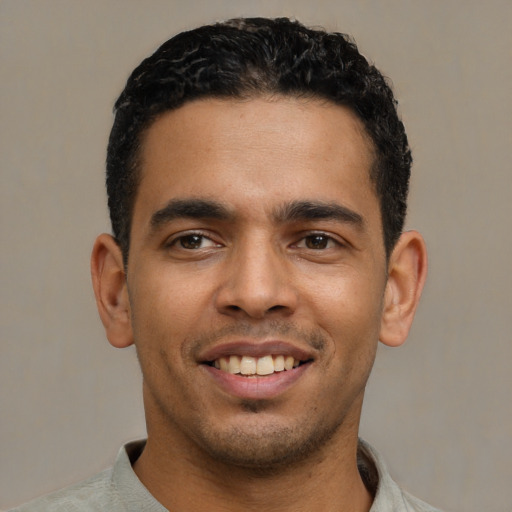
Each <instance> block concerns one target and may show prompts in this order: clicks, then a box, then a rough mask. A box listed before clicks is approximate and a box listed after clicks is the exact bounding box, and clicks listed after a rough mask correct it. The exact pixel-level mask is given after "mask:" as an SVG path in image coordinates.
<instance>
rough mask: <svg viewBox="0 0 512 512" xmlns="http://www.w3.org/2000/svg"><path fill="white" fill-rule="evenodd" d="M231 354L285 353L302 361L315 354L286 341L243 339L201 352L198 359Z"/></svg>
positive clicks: (261, 355)
mask: <svg viewBox="0 0 512 512" xmlns="http://www.w3.org/2000/svg"><path fill="white" fill-rule="evenodd" d="M231 355H235V356H251V357H263V356H268V355H272V356H276V355H283V356H292V357H293V358H294V359H298V360H300V361H308V360H310V359H313V354H312V353H311V352H310V351H308V350H305V349H302V348H300V347H297V346H295V345H292V344H291V343H288V342H286V341H280V340H269V341H258V342H251V341H246V340H243V341H235V342H231V343H224V344H222V345H217V346H215V347H212V348H210V349H208V350H206V351H204V352H203V353H201V354H199V357H198V358H197V360H198V362H199V363H210V362H212V361H215V360H216V359H219V358H220V357H228V356H231Z"/></svg>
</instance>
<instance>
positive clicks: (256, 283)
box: [127, 98, 386, 466]
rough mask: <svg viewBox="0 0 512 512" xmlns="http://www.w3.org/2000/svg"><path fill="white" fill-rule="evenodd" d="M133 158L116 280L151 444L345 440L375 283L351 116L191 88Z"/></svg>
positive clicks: (284, 451) (241, 449)
mask: <svg viewBox="0 0 512 512" xmlns="http://www.w3.org/2000/svg"><path fill="white" fill-rule="evenodd" d="M141 156H142V161H141V183H140V187H139V190H138V194H137V198H136V202H135V208H134V215H133V224H132V231H131V245H130V256H129V264H128V272H127V282H128V293H129V298H130V308H131V325H132V330H133V336H134V339H135V344H136V347H137V352H138V355H139V359H140V363H141V366H142V372H143V376H144V397H145V407H146V415H147V420H148V432H149V435H150V438H151V435H154V436H156V435H158V436H159V437H160V439H173V440H175V442H176V440H178V441H177V442H180V443H182V445H184V446H186V447H188V449H190V450H199V451H201V452H203V453H207V454H210V455H212V456H214V457H215V458H217V459H220V460H224V461H226V462H229V463H235V464H239V465H242V466H268V465H275V464H278V463H282V462H287V461H291V460H297V459H300V458H303V457H305V456H306V455H308V454H309V453H311V452H312V451H314V450H316V449H319V448H321V447H328V446H333V444H332V443H335V442H336V440H340V439H342V438H344V437H345V436H346V435H347V434H349V433H350V434H351V435H354V433H355V432H357V427H358V421H359V415H360V409H361V404H362V398H363V392H364V387H365V384H366V381H367V378H368V375H369V372H370V369H371V366H372V363H373V360H374V355H375V350H376V344H377V340H378V337H379V329H380V323H381V314H382V301H383V294H384V289H385V286H386V258H385V251H384V243H383V237H382V226H381V219H380V213H379V202H378V199H377V197H376V195H375V193H374V189H373V186H372V184H371V182H370V179H369V170H370V166H371V165H372V152H371V145H370V144H369V142H368V141H367V139H366V138H365V136H364V134H363V128H362V124H361V123H360V121H359V120H358V119H357V118H356V116H355V115H354V114H352V113H351V112H350V111H349V110H348V109H346V108H343V107H340V106H335V105H333V104H331V103H328V102H320V101H317V100H297V99H293V98H277V99H275V98H274V99H264V98H261V99H252V100H247V101H235V100H214V99H208V100H201V101H196V102H192V103H189V104H186V105H185V106H183V107H181V108H179V109H177V110H175V111H172V112H168V113H166V114H164V115H163V116H162V117H161V118H159V119H158V120H157V121H156V122H155V123H154V124H153V125H152V126H151V127H150V128H149V130H148V132H147V134H146V137H145V139H144V143H143V148H142V155H141ZM283 364H285V365H286V367H287V368H289V366H295V368H291V369H284V370H283V369H282V368H283ZM297 365H298V366H297ZM237 372H241V373H237ZM254 372H257V373H256V374H254ZM244 374H245V375H244ZM322 449H323V448H322Z"/></svg>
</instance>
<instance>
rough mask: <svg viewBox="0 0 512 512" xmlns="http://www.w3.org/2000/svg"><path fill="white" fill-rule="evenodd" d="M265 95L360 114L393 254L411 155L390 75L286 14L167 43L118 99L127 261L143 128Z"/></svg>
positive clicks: (115, 218) (346, 44)
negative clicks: (204, 107)
mask: <svg viewBox="0 0 512 512" xmlns="http://www.w3.org/2000/svg"><path fill="white" fill-rule="evenodd" d="M262 94H281V95H288V96H299V97H303V96H306V97H317V98H321V99H326V100H328V101H331V102H333V103H335V104H338V105H344V106H346V107H348V108H350V109H351V110H352V111H353V112H354V113H355V114H356V115H357V116H358V117H359V118H360V119H361V121H362V122H363V125H364V127H365V130H366V133H367V135H368V136H369V138H370V140H371V141H372V143H373V146H374V148H373V149H374V154H375V159H374V160H375V161H374V164H373V166H372V168H371V170H370V179H371V181H372V183H373V184H374V186H375V191H376V195H377V197H378V199H379V202H380V211H381V216H382V225H383V237H384V245H385V248H386V254H387V255H388V256H389V254H390V252H391V250H392V249H393V247H394V245H395V243H396V241H397V240H398V238H399V236H400V233H401V231H402V229H403V224H404V220H405V214H406V209H407V192H408V188H409V176H410V168H411V163H412V157H411V152H410V149H409V145H408V142H407V136H406V134H405V130H404V126H403V124H402V122H401V120H400V118H399V116H398V113H397V102H396V100H395V99H394V96H393V92H392V90H391V88H390V86H389V85H388V83H387V82H386V79H385V78H384V77H383V75H382V74H381V73H380V72H379V71H378V70H377V69H376V68H375V67H374V66H373V65H371V64H369V63H368V61H367V60H366V59H365V58H364V57H363V56H362V55H361V54H360V53H359V51H358V49H357V46H356V44H355V43H354V41H353V40H352V39H351V38H350V37H349V36H347V35H345V34H340V33H327V32H325V31H323V30H316V29H315V30H313V29H309V28H306V27H305V26H303V25H302V24H300V23H298V22H296V21H291V20H289V19H287V18H278V19H266V18H246V19H243V18H240V19H232V20H229V21H226V22H223V23H218V24H214V25H207V26H202V27H199V28H197V29H195V30H191V31H187V32H183V33H181V34H178V35H176V36H175V37H173V38H172V39H170V40H168V41H167V42H165V43H164V44H163V45H162V46H160V48H159V49H158V50H157V51H156V52H155V53H154V54H153V55H151V56H150V57H148V58H147V59H145V60H144V61H143V62H142V63H141V64H140V65H139V66H138V67H137V68H136V69H135V70H134V71H133V73H132V74H131V76H130V77H129V79H128V81H127V84H126V87H125V89H124V90H123V92H122V93H121V95H120V96H119V98H118V100H117V102H116V103H115V108H114V112H115V120H114V124H113V127H112V131H111V134H110V139H109V144H108V150H107V194H108V206H109V210H110V218H111V222H112V229H113V234H114V237H115V239H116V240H117V243H118V244H119V245H120V247H121V249H122V252H123V257H124V261H125V264H127V261H128V252H129V245H130V228H131V220H132V214H133V207H134V202H135V197H136V193H137V188H138V185H139V180H140V169H139V167H140V166H139V161H138V157H139V153H140V147H141V144H142V139H143V135H144V132H145V130H147V129H148V128H149V126H151V124H152V123H153V122H154V121H155V120H156V118H157V117H158V116H159V115H161V114H162V113H164V112H166V111H169V110H173V109H177V108H179V107H180V106H182V105H183V104H184V103H186V102H189V101H192V100H194V99H197V98H205V97H211V98H250V97H255V96H257V95H262Z"/></svg>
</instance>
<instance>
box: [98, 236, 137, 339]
mask: <svg viewBox="0 0 512 512" xmlns="http://www.w3.org/2000/svg"><path fill="white" fill-rule="evenodd" d="M91 277H92V285H93V288H94V295H95V296H96V305H97V307H98V312H99V314H100V318H101V321H102V322H103V326H104V327H105V331H106V334H107V338H108V341H109V342H110V344H111V345H113V346H114V347H116V348H125V347H128V346H130V345H131V344H132V343H133V334H132V327H131V321H130V302H129V300H128V289H127V285H126V274H125V272H124V265H123V255H122V252H121V248H120V247H119V245H118V244H117V242H116V241H115V240H114V238H113V237H111V236H110V235H107V234H105V233H104V234H102V235H100V236H98V238H96V242H95V243H94V248H93V250H92V255H91Z"/></svg>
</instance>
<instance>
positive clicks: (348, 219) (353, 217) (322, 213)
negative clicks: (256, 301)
mask: <svg viewBox="0 0 512 512" xmlns="http://www.w3.org/2000/svg"><path fill="white" fill-rule="evenodd" d="M274 219H275V220H276V222H280V223H284V222H296V221H307V220H335V221H338V222H343V223H346V224H353V225H354V226H356V227H358V228H363V227H364V219H363V216H362V215H360V214H359V213H357V212H355V211H353V210H351V209H350V208H347V207H346V206H342V205H340V204H338V203H326V202H323V201H293V202H291V203H289V204H286V205H284V206H282V207H280V208H278V209H277V210H276V211H275V212H274Z"/></svg>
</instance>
